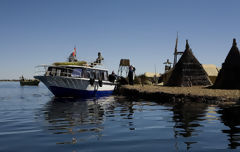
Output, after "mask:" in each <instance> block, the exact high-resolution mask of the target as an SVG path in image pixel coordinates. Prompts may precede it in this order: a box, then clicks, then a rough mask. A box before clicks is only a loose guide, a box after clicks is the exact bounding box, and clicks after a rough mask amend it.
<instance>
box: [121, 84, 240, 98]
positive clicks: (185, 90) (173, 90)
mask: <svg viewBox="0 0 240 152" xmlns="http://www.w3.org/2000/svg"><path fill="white" fill-rule="evenodd" d="M124 87H125V88H127V89H135V90H138V91H140V92H149V93H153V92H163V93H168V94H185V95H196V96H211V97H224V98H232V99H240V90H222V89H209V88H206V87H203V86H194V87H166V86H153V85H144V86H142V85H133V86H130V85H125V86H123V88H124Z"/></svg>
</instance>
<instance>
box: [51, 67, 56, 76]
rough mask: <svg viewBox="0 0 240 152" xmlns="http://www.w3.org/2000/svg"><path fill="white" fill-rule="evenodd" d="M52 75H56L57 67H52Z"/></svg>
mask: <svg viewBox="0 0 240 152" xmlns="http://www.w3.org/2000/svg"><path fill="white" fill-rule="evenodd" d="M51 75H52V76H55V75H56V68H52V72H51Z"/></svg>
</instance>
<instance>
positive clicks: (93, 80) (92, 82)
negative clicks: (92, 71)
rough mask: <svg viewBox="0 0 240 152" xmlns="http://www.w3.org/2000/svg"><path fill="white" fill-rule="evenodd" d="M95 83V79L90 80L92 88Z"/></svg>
mask: <svg viewBox="0 0 240 152" xmlns="http://www.w3.org/2000/svg"><path fill="white" fill-rule="evenodd" d="M94 82H95V79H94V78H90V80H89V83H90V84H91V86H93V85H94Z"/></svg>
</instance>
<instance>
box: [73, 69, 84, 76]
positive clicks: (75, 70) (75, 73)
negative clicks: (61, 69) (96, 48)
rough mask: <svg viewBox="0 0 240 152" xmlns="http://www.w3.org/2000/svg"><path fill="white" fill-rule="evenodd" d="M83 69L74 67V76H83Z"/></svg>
mask: <svg viewBox="0 0 240 152" xmlns="http://www.w3.org/2000/svg"><path fill="white" fill-rule="evenodd" d="M82 73H83V70H82V69H81V68H77V69H73V71H72V74H71V76H72V77H82Z"/></svg>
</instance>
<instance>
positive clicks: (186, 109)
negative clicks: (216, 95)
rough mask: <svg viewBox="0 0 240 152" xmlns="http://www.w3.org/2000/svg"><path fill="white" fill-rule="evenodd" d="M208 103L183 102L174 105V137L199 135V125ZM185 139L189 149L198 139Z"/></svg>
mask: <svg viewBox="0 0 240 152" xmlns="http://www.w3.org/2000/svg"><path fill="white" fill-rule="evenodd" d="M207 107H208V106H207V105H206V104H202V103H181V104H176V105H174V106H173V108H172V111H173V117H172V119H173V121H174V122H175V125H174V126H173V130H174V137H175V139H178V138H181V137H183V138H185V139H187V138H188V137H193V136H198V133H199V131H198V130H197V127H200V126H201V125H200V121H203V120H204V119H203V117H204V116H205V113H206V109H207ZM189 140H190V141H185V144H186V146H187V150H189V149H190V148H191V145H192V144H195V143H197V141H193V140H192V139H189Z"/></svg>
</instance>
